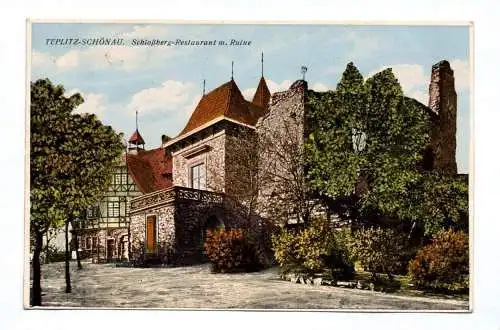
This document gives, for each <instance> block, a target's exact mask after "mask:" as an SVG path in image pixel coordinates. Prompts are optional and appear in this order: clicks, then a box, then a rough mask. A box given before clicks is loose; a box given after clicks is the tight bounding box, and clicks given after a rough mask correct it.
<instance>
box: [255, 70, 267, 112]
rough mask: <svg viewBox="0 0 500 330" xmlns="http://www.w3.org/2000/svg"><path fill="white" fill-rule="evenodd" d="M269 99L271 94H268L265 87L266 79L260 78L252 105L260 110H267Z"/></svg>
mask: <svg viewBox="0 0 500 330" xmlns="http://www.w3.org/2000/svg"><path fill="white" fill-rule="evenodd" d="M270 99H271V92H269V88H268V87H267V83H266V79H264V77H261V78H260V81H259V86H257V90H256V91H255V95H254V96H253V99H252V103H253V104H255V105H257V106H259V107H261V108H264V109H267V107H268V105H269V100H270Z"/></svg>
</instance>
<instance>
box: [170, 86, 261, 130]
mask: <svg viewBox="0 0 500 330" xmlns="http://www.w3.org/2000/svg"><path fill="white" fill-rule="evenodd" d="M264 111H265V110H264V109H262V108H261V107H259V106H258V105H255V104H253V103H251V102H248V101H247V100H245V98H244V97H243V95H242V94H241V91H240V89H239V88H238V86H237V85H236V83H235V82H234V80H231V81H229V82H227V83H225V84H223V85H221V86H219V87H217V88H216V89H214V90H213V91H211V92H210V93H208V94H207V95H204V96H203V97H202V99H201V100H200V102H199V103H198V105H197V106H196V108H195V109H194V111H193V114H192V115H191V118H189V121H188V123H187V124H186V127H184V129H183V130H182V131H181V133H180V134H179V136H180V135H184V134H186V133H189V132H191V131H193V130H195V129H197V128H198V127H200V126H203V125H205V124H207V123H208V122H210V121H212V120H214V119H216V118H219V117H226V118H230V119H233V120H236V121H238V122H240V123H243V124H248V125H252V126H253V125H255V124H256V123H257V120H258V119H259V117H261V116H262V115H263V114H264Z"/></svg>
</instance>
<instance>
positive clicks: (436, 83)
mask: <svg viewBox="0 0 500 330" xmlns="http://www.w3.org/2000/svg"><path fill="white" fill-rule="evenodd" d="M429 108H430V109H431V110H432V112H433V113H435V114H436V115H437V120H436V121H435V122H434V124H433V128H432V131H431V148H432V149H433V153H434V169H438V170H441V171H444V172H447V173H449V174H456V173H457V163H456V159H455V156H456V147H457V142H456V134H457V93H456V91H455V78H454V75H453V70H452V69H451V66H450V63H449V62H448V61H440V62H438V63H436V64H434V65H433V66H432V73H431V82H430V84H429Z"/></svg>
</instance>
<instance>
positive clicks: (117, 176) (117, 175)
mask: <svg viewBox="0 0 500 330" xmlns="http://www.w3.org/2000/svg"><path fill="white" fill-rule="evenodd" d="M113 183H114V184H116V185H119V184H121V183H122V176H121V174H120V173H115V174H114V175H113Z"/></svg>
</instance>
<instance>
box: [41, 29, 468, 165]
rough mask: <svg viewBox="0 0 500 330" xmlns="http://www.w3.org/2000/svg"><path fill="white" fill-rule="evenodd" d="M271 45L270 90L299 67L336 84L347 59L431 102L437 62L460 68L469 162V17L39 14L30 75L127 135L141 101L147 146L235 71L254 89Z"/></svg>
mask: <svg viewBox="0 0 500 330" xmlns="http://www.w3.org/2000/svg"><path fill="white" fill-rule="evenodd" d="M101 37H104V38H113V37H117V38H123V39H124V42H125V45H124V46H90V47H89V46H82V45H66V46H55V45H47V44H46V39H47V38H49V39H51V38H101ZM134 38H144V39H149V40H151V39H160V40H174V41H175V40H176V39H178V38H179V39H183V40H187V39H190V40H214V39H215V40H217V41H218V40H225V41H229V40H230V39H236V40H250V41H251V45H250V46H175V45H172V46H157V47H144V46H143V47H140V46H132V45H131V41H132V40H133V39H134ZM261 52H264V76H265V77H266V79H267V83H268V86H269V88H270V89H271V92H275V91H279V90H284V89H286V88H288V87H289V86H290V84H291V83H292V82H293V81H295V80H296V79H299V78H300V77H301V74H300V67H301V66H302V65H305V66H307V67H308V71H307V74H306V80H307V81H308V82H309V87H310V88H312V89H315V90H318V91H324V90H327V89H334V88H335V86H336V84H337V82H338V81H339V79H340V77H341V74H342V72H343V71H344V69H345V66H346V65H347V63H348V62H350V61H352V62H354V64H355V65H356V66H357V67H358V68H359V70H360V71H361V72H362V74H363V75H364V76H365V78H368V77H369V76H371V75H373V74H374V73H376V72H378V71H380V70H381V69H384V68H386V67H391V68H393V71H394V72H395V74H396V76H397V77H398V79H399V81H400V83H401V84H402V86H403V90H404V92H405V94H406V95H407V96H410V97H413V98H416V99H417V100H419V101H421V102H422V103H424V104H427V103H428V85H429V79H430V73H431V66H432V65H433V64H434V63H436V62H438V61H440V60H443V59H446V60H448V61H449V62H450V63H451V66H452V69H453V70H454V71H455V87H456V89H457V94H458V116H457V117H458V120H457V164H458V170H459V172H460V173H468V172H469V165H468V160H469V126H470V114H469V93H470V88H469V81H470V79H469V72H470V61H469V29H468V27H466V26H367V25H365V26H354V25H207V24H205V25H194V24H189V25H160V24H147V25H137V24H42V23H36V24H33V26H32V58H31V60H32V65H31V79H32V80H35V79H38V78H49V79H50V80H51V81H52V82H53V83H56V84H62V85H63V86H64V87H65V88H66V91H68V93H72V92H76V91H78V92H80V93H81V94H82V96H83V97H84V99H85V103H84V104H82V105H81V106H80V107H79V109H77V111H80V112H92V113H96V114H97V115H98V117H99V118H100V119H101V120H102V121H103V122H104V123H105V124H108V125H111V126H113V128H114V129H115V130H116V131H118V132H123V133H124V134H125V137H126V138H128V137H129V136H130V135H131V134H132V132H133V130H134V128H135V118H134V117H135V110H138V111H139V131H140V132H141V135H142V136H143V137H144V139H145V140H146V148H156V147H158V146H159V145H160V142H161V141H160V137H161V135H162V134H166V135H169V136H171V137H175V136H176V135H177V134H178V133H179V132H180V131H181V130H182V128H183V127H184V125H185V124H186V122H187V120H188V119H189V116H190V114H191V112H192V111H193V110H194V108H195V107H196V104H197V103H198V101H199V99H200V97H201V94H202V81H203V79H205V80H206V90H207V92H209V91H210V90H212V89H214V88H216V87H217V86H219V85H221V84H223V83H225V82H227V81H228V80H229V79H230V78H231V61H234V79H235V81H236V83H237V84H238V86H239V87H240V89H241V90H242V92H243V95H245V96H246V97H247V98H251V97H252V96H253V92H254V91H255V88H256V87H257V84H258V81H259V78H260V73H261V65H260V56H261V55H260V54H261Z"/></svg>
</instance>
